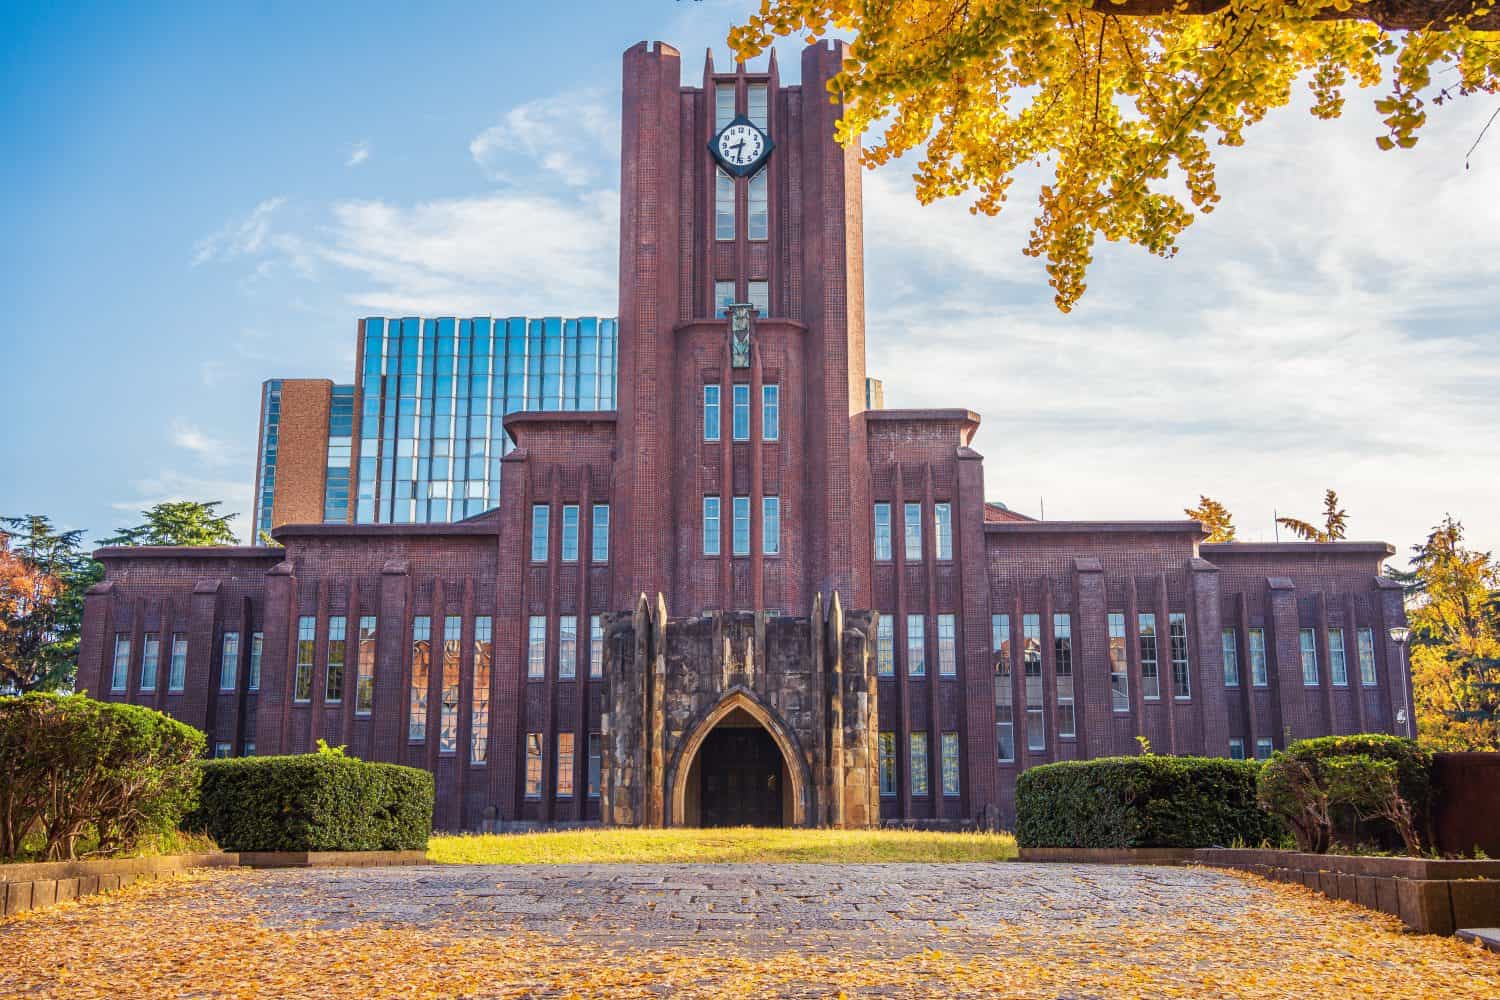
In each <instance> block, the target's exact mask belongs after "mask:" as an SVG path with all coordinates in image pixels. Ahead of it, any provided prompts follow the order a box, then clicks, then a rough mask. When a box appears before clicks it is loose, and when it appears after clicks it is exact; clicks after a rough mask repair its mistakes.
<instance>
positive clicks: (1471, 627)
mask: <svg viewBox="0 0 1500 1000" xmlns="http://www.w3.org/2000/svg"><path fill="white" fill-rule="evenodd" d="M1411 565H1412V569H1411V572H1409V573H1405V574H1397V576H1398V577H1399V578H1401V579H1402V581H1403V582H1404V583H1406V585H1407V587H1408V591H1409V593H1410V594H1411V595H1412V600H1411V602H1410V605H1409V607H1408V617H1409V618H1410V620H1411V630H1412V635H1411V683H1412V693H1413V698H1414V702H1415V705H1414V708H1415V709H1416V719H1417V735H1418V737H1419V738H1420V739H1421V740H1422V741H1423V742H1424V743H1426V744H1428V745H1429V746H1431V747H1432V748H1433V749H1435V750H1500V565H1497V564H1496V563H1495V561H1494V559H1493V558H1492V557H1491V556H1490V554H1489V553H1488V552H1478V551H1475V550H1473V549H1470V548H1468V547H1466V546H1465V545H1464V543H1463V525H1462V524H1460V523H1459V522H1458V521H1456V520H1454V519H1453V518H1452V517H1451V516H1450V517H1447V518H1444V519H1443V521H1442V523H1440V524H1438V525H1437V526H1436V527H1434V528H1433V529H1432V532H1431V534H1429V535H1428V536H1427V540H1426V541H1425V542H1423V543H1422V544H1421V545H1418V546H1415V547H1414V550H1413V557H1412V563H1411Z"/></svg>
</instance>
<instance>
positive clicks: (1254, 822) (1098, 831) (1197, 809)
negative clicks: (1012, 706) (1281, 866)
mask: <svg viewBox="0 0 1500 1000" xmlns="http://www.w3.org/2000/svg"><path fill="white" fill-rule="evenodd" d="M1259 769H1260V765H1259V763H1257V762H1256V761H1249V760H1244V761H1241V760H1225V759H1223V758H1219V757H1164V756H1155V755H1149V756H1140V757H1102V758H1100V759H1098V760H1088V761H1062V762H1059V763H1056V764H1042V765H1040V766H1038V767H1033V768H1029V769H1028V770H1026V771H1023V772H1022V773H1021V776H1020V778H1019V779H1018V780H1017V782H1016V814H1017V815H1016V841H1017V842H1018V843H1019V844H1020V845H1021V846H1022V847H1213V846H1222V847H1228V846H1230V845H1231V844H1234V843H1236V842H1239V843H1243V844H1246V845H1248V846H1251V847H1254V846H1258V845H1260V844H1261V843H1262V842H1264V841H1270V842H1272V843H1280V842H1281V841H1282V840H1283V839H1284V838H1285V837H1286V830H1285V828H1284V827H1283V826H1282V825H1281V823H1280V822H1279V821H1278V820H1276V819H1275V818H1273V817H1272V816H1271V815H1270V814H1268V813H1267V812H1265V811H1264V810H1263V809H1261V808H1260V806H1259V805H1258V804H1257V803H1256V801H1255V778H1256V773H1257V772H1258V771H1259Z"/></svg>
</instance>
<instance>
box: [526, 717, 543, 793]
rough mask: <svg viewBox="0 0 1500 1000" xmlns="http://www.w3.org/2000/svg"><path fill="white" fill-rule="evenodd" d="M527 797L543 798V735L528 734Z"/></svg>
mask: <svg viewBox="0 0 1500 1000" xmlns="http://www.w3.org/2000/svg"><path fill="white" fill-rule="evenodd" d="M526 797H527V798H528V799H539V798H541V797H542V734H541V733H527V734H526Z"/></svg>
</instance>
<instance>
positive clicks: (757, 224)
mask: <svg viewBox="0 0 1500 1000" xmlns="http://www.w3.org/2000/svg"><path fill="white" fill-rule="evenodd" d="M768 177H769V174H768V172H767V171H765V170H762V171H761V172H760V173H758V174H756V175H755V176H754V177H752V178H750V205H749V212H750V219H749V223H750V224H749V229H750V234H749V235H750V238H751V239H752V240H763V239H766V238H767V237H768V236H770V235H771V213H770V198H769V194H770V183H769V180H768Z"/></svg>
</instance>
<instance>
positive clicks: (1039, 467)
mask: <svg viewBox="0 0 1500 1000" xmlns="http://www.w3.org/2000/svg"><path fill="white" fill-rule="evenodd" d="M1361 99H1363V100H1364V103H1363V104H1361ZM1486 111H1487V109H1485V108H1483V107H1482V106H1480V105H1478V104H1477V103H1475V104H1470V105H1465V104H1464V103H1463V102H1459V104H1458V105H1456V106H1454V107H1450V108H1445V109H1443V111H1442V112H1441V113H1440V114H1436V115H1434V116H1433V121H1432V123H1431V124H1429V126H1428V132H1427V134H1426V135H1425V136H1424V138H1423V139H1422V142H1421V143H1420V144H1419V145H1418V147H1417V148H1416V149H1415V150H1412V151H1410V152H1406V153H1401V154H1396V153H1392V154H1382V153H1379V152H1378V151H1377V150H1376V149H1375V146H1374V142H1373V136H1374V135H1376V134H1378V133H1379V131H1380V127H1379V125H1378V123H1377V122H1376V121H1375V117H1376V116H1374V115H1373V114H1371V113H1369V111H1368V94H1361V95H1356V96H1355V97H1354V98H1353V99H1351V101H1350V112H1349V115H1348V117H1347V118H1346V119H1345V120H1344V121H1340V122H1334V123H1324V122H1317V121H1312V120H1310V119H1308V118H1307V117H1305V114H1299V111H1298V110H1297V109H1287V110H1285V111H1282V112H1278V113H1276V114H1274V115H1273V116H1272V117H1271V119H1270V120H1269V121H1267V122H1266V123H1265V124H1263V125H1261V126H1258V127H1257V128H1256V129H1255V130H1253V132H1252V133H1251V135H1250V136H1249V138H1248V140H1247V145H1246V146H1245V147H1244V149H1242V150H1233V149H1230V150H1221V151H1220V152H1219V163H1220V177H1219V190H1220V192H1221V194H1222V195H1223V196H1224V202H1223V204H1222V205H1221V206H1220V208H1219V210H1218V211H1216V212H1214V213H1212V214H1211V215H1207V216H1204V217H1201V218H1200V219H1199V220H1198V221H1197V222H1196V223H1195V224H1194V226H1193V227H1191V228H1190V229H1189V230H1188V232H1187V233H1186V234H1185V236H1184V238H1183V241H1182V243H1183V249H1182V252H1181V253H1180V254H1179V255H1178V256H1177V257H1176V258H1175V259H1174V260H1171V261H1161V260H1157V259H1155V258H1152V257H1150V256H1148V255H1146V254H1145V253H1144V252H1142V251H1140V250H1139V249H1136V248H1133V247H1120V246H1114V245H1107V244H1106V245H1101V246H1100V247H1099V248H1098V251H1097V253H1096V258H1095V261H1094V264H1093V265H1092V268H1091V270H1090V274H1089V281H1090V287H1089V290H1088V291H1087V293H1086V294H1085V295H1084V298H1083V300H1082V302H1081V303H1080V304H1079V306H1078V307H1077V308H1076V309H1075V311H1074V312H1073V313H1072V314H1070V315H1067V316H1063V315H1061V314H1059V313H1057V312H1056V310H1055V309H1054V308H1053V307H1052V305H1051V302H1050V300H1051V289H1050V288H1048V287H1047V286H1046V284H1045V281H1046V275H1045V272H1044V270H1043V268H1042V262H1040V261H1034V260H1031V259H1029V258H1025V257H1023V256H1022V255H1021V253H1020V248H1021V246H1022V245H1023V244H1024V242H1025V238H1026V232H1027V230H1028V229H1029V227H1030V224H1031V214H1032V211H1031V205H1030V204H1029V199H1030V197H1031V192H1030V191H1024V192H1023V190H1022V189H1021V186H1020V185H1019V184H1018V186H1017V189H1016V190H1015V191H1014V192H1013V194H1012V198H1011V203H1010V205H1009V207H1008V208H1007V209H1006V212H1005V214H1004V215H1002V217H1001V218H999V219H972V218H971V217H969V216H968V215H967V213H966V212H965V211H964V206H963V205H961V204H953V205H941V206H930V207H927V208H919V207H917V205H916V202H915V200H914V198H913V196H912V194H911V184H910V181H909V180H905V179H903V178H902V171H901V168H900V167H897V168H896V169H895V171H890V170H889V168H888V169H887V171H882V172H878V173H877V174H876V175H875V176H874V177H871V176H870V175H866V185H865V204H866V213H867V214H866V219H867V222H866V232H865V235H866V248H867V254H868V263H867V269H866V274H867V282H866V284H867V290H868V300H869V307H868V308H869V312H868V318H867V322H868V326H869V329H870V366H871V372H872V374H875V375H877V376H879V375H885V376H886V377H887V389H886V398H887V401H888V404H889V405H891V406H936V405H965V406H969V407H971V408H973V409H975V410H977V411H979V412H980V413H981V414H982V415H983V417H984V423H983V424H982V426H981V429H980V432H979V435H978V438H977V439H976V442H975V444H976V447H977V448H978V449H979V450H980V451H981V452H983V453H984V454H985V455H986V456H987V461H986V469H987V475H988V486H989V490H990V492H991V495H993V496H995V497H998V498H1000V499H1004V500H1006V501H1007V502H1009V503H1010V504H1011V505H1012V506H1014V507H1017V508H1019V509H1022V510H1026V511H1029V512H1031V513H1036V512H1037V508H1038V507H1039V500H1038V498H1039V497H1042V496H1044V497H1045V500H1046V510H1047V514H1048V516H1050V517H1082V518H1110V517H1169V516H1176V515H1177V514H1178V512H1179V511H1180V510H1181V508H1182V507H1183V506H1185V505H1187V504H1189V503H1191V502H1192V501H1193V500H1195V499H1196V497H1197V495H1198V493H1200V492H1207V493H1210V494H1212V495H1215V496H1218V497H1219V498H1220V499H1222V500H1224V501H1225V502H1227V503H1228V504H1229V505H1230V507H1231V508H1232V509H1233V510H1235V511H1236V512H1237V514H1238V521H1239V523H1240V524H1241V526H1242V534H1243V535H1245V536H1247V537H1251V538H1254V537H1265V538H1270V537H1272V536H1273V532H1272V528H1271V520H1272V511H1273V509H1279V510H1280V511H1281V512H1282V513H1285V512H1287V510H1288V509H1289V508H1290V509H1292V510H1294V511H1296V512H1297V513H1299V514H1302V515H1304V516H1306V515H1308V514H1309V513H1316V510H1317V508H1318V504H1319V502H1320V498H1321V492H1322V490H1323V489H1324V488H1325V487H1327V486H1332V487H1335V488H1337V489H1338V490H1339V491H1340V493H1341V495H1342V496H1343V498H1344V500H1345V506H1346V507H1347V508H1348V509H1349V510H1350V512H1351V529H1352V531H1353V533H1354V534H1357V535H1361V536H1365V537H1370V536H1373V537H1380V538H1386V539H1388V540H1391V541H1393V542H1394V543H1396V544H1397V545H1398V547H1399V548H1401V549H1402V554H1401V556H1400V559H1401V560H1403V561H1404V558H1405V552H1404V549H1405V546H1406V545H1408V544H1410V543H1411V542H1413V541H1415V540H1417V539H1418V538H1420V537H1421V536H1422V535H1423V534H1424V533H1425V530H1426V529H1427V528H1428V527H1429V526H1430V525H1431V524H1432V523H1433V522H1435V521H1436V520H1437V519H1438V518H1440V517H1441V516H1442V514H1443V513H1444V512H1445V511H1447V510H1452V511H1453V512H1454V513H1455V514H1458V515H1460V516H1462V517H1464V519H1465V521H1466V523H1467V525H1468V527H1469V529H1470V532H1471V535H1472V536H1473V537H1474V538H1475V540H1476V541H1478V542H1480V543H1481V544H1485V545H1494V544H1495V543H1496V542H1500V513H1497V511H1496V508H1495V504H1494V497H1495V495H1496V492H1497V487H1500V450H1497V449H1495V448H1494V447H1492V446H1489V445H1488V444H1487V438H1488V435H1489V428H1492V427H1493V425H1494V420H1493V415H1492V407H1493V402H1492V400H1493V399H1494V398H1495V396H1496V395H1497V394H1500V350H1497V348H1500V308H1497V307H1500V299H1497V292H1496V290H1495V285H1494V281H1493V262H1494V261H1495V260H1496V259H1497V258H1500V202H1497V201H1496V200H1495V199H1493V198H1492V197H1489V195H1488V192H1490V191H1493V190H1494V188H1495V187H1496V185H1497V184H1500V155H1496V156H1492V157H1490V158H1489V162H1488V163H1487V164H1480V163H1479V162H1477V161H1476V162H1475V164H1474V169H1472V170H1470V171H1467V172H1465V171H1464V169H1463V151H1464V150H1465V149H1466V148H1467V146H1468V143H1469V141H1471V139H1472V135H1473V134H1475V132H1476V131H1477V128H1478V127H1479V126H1480V125H1482V120H1483V117H1484V113H1485V112H1486ZM882 173H884V174H886V175H887V176H881V174H882ZM934 209H937V210H936V211H934Z"/></svg>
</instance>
